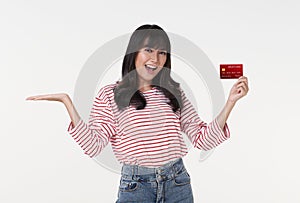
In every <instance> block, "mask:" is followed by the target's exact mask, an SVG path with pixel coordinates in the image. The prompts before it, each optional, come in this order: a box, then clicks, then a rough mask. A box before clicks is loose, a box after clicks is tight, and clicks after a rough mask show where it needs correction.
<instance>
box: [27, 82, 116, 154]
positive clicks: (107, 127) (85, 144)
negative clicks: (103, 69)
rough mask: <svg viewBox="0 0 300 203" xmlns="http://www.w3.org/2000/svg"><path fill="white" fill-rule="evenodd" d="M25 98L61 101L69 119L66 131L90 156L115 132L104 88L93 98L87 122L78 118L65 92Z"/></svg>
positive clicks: (98, 151) (103, 145) (99, 150)
mask: <svg viewBox="0 0 300 203" xmlns="http://www.w3.org/2000/svg"><path fill="white" fill-rule="evenodd" d="M26 100H34V101H37V100H48V101H58V102H61V103H63V104H64V105H65V107H66V109H67V111H68V113H69V116H70V119H71V123H70V125H69V127H68V132H69V133H70V135H71V136H72V137H73V138H74V140H75V141H76V142H77V143H78V144H79V145H80V146H81V148H82V149H83V150H84V153H85V154H87V155H89V156H90V157H94V156H96V155H98V154H99V153H100V152H101V151H102V149H103V148H104V147H105V146H106V145H107V144H108V142H109V138H110V137H111V136H113V135H114V134H115V133H116V129H115V123H114V119H113V115H112V109H111V106H110V103H109V100H108V98H107V95H106V93H105V91H104V88H102V89H101V90H100V91H99V93H98V95H97V96H96V98H95V100H94V103H93V107H92V110H91V114H90V118H89V122H88V124H86V123H85V122H84V121H83V120H82V119H81V118H80V116H79V114H78V112H77V111H76V108H75V107H74V105H73V103H72V100H71V99H70V97H69V96H68V95H67V94H65V93H59V94H47V95H37V96H31V97H28V98H27V99H26Z"/></svg>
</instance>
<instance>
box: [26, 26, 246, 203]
mask: <svg viewBox="0 0 300 203" xmlns="http://www.w3.org/2000/svg"><path fill="white" fill-rule="evenodd" d="M170 47H171V46H170V41H169V38H168V36H167V34H166V33H165V31H164V30H163V29H162V28H160V27H159V26H157V25H143V26H140V27H139V28H138V29H137V30H135V31H134V33H133V34H132V36H131V38H130V41H129V44H128V47H127V51H126V54H125V57H124V59H123V65H122V80H121V81H118V82H116V83H114V84H110V85H106V86H104V87H102V88H101V89H100V91H99V92H98V94H97V96H96V97H95V100H94V103H93V108H92V110H91V114H90V118H89V122H88V124H86V123H85V122H84V121H83V120H82V119H81V118H80V116H79V115H78V113H77V111H76V109H75V107H74V106H73V103H72V101H71V99H70V97H69V96H68V95H67V94H48V95H39V96H32V97H28V98H27V99H28V100H50V101H59V102H62V103H63V104H64V105H65V106H66V108H67V111H68V113H69V115H70V118H71V123H70V126H69V128H68V131H69V133H70V134H71V135H72V137H73V138H74V139H75V140H76V141H77V142H78V144H79V145H80V146H81V147H82V149H83V150H84V152H85V154H87V155H89V156H90V157H94V156H96V155H98V154H99V153H100V152H101V150H102V149H103V148H104V147H105V146H106V145H107V144H108V142H110V143H111V146H112V148H113V151H114V154H115V156H116V158H117V159H118V160H119V161H120V162H121V163H122V164H123V167H122V171H121V180H120V186H119V191H118V200H117V202H147V203H150V202H170V203H173V202H184V203H189V202H193V194H192V188H191V184H190V176H189V174H188V172H187V171H186V169H185V167H184V164H183V161H182V157H183V156H185V155H186V154H187V147H186V145H185V143H184V141H183V137H182V134H181V131H182V132H184V133H185V134H186V135H187V136H188V138H189V140H190V141H191V142H192V144H193V146H194V147H196V148H199V149H201V150H210V149H212V148H214V147H216V146H217V145H219V144H221V143H222V142H223V141H225V140H226V139H228V138H229V136H230V134H229V130H228V127H227V124H226V120H227V118H228V116H229V114H230V112H231V110H232V108H233V107H234V105H235V103H236V102H237V101H238V100H239V99H240V98H242V97H243V96H245V95H246V94H247V92H248V80H247V78H246V77H240V78H239V79H238V81H237V82H236V83H235V84H234V85H233V87H232V89H231V91H230V94H229V97H228V100H227V102H226V104H225V106H224V108H223V110H222V111H221V112H220V114H219V115H218V116H217V117H216V118H215V119H214V120H213V121H212V122H211V123H209V124H206V123H205V122H203V121H202V120H201V119H200V118H199V116H198V114H197V112H196V111H195V109H194V108H193V106H192V104H191V103H190V102H189V100H188V98H187V97H186V96H185V94H184V91H183V90H182V89H181V88H180V84H179V83H177V82H175V81H174V80H173V79H172V78H171V76H170V72H171V57H170V50H171V48H170Z"/></svg>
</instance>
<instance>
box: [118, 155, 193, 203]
mask: <svg viewBox="0 0 300 203" xmlns="http://www.w3.org/2000/svg"><path fill="white" fill-rule="evenodd" d="M121 175H122V176H121V180H120V186H119V191H118V200H117V203H123V202H139V203H193V202H194V200H193V193H192V188H191V184H190V182H191V179H190V176H189V174H188V172H187V171H186V169H185V167H184V165H183V161H182V159H181V158H179V159H176V160H175V161H171V162H169V163H167V164H165V165H163V166H160V167H157V168H148V167H143V166H138V165H126V164H124V165H123V167H122V173H121Z"/></svg>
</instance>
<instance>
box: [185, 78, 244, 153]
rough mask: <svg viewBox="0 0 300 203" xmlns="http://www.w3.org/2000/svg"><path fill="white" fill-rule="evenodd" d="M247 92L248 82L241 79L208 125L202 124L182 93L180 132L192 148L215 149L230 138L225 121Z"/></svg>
mask: <svg viewBox="0 0 300 203" xmlns="http://www.w3.org/2000/svg"><path fill="white" fill-rule="evenodd" d="M247 92H248V81H247V78H246V77H241V78H240V79H239V80H238V81H237V82H236V83H235V85H234V86H233V87H232V89H231V92H230V95H229V98H228V101H227V102H226V104H225V106H224V108H223V110H222V111H221V112H220V114H219V115H218V116H217V117H216V118H215V119H214V120H213V121H212V122H210V123H208V124H207V123H205V122H203V121H202V120H201V119H200V117H199V115H198V113H197V112H196V110H195V109H194V107H193V106H192V104H191V103H190V101H189V100H188V99H187V98H186V96H185V94H184V92H182V102H183V107H182V110H181V118H180V122H181V130H182V131H183V132H184V133H185V134H186V135H187V136H188V138H189V139H190V141H191V142H192V144H193V146H194V147H196V148H198V149H201V150H210V149H212V148H215V147H216V146H218V145H219V144H221V143H222V142H224V141H225V140H227V139H228V138H229V137H230V132H229V129H228V126H227V123H226V121H227V119H228V117H229V114H230V112H231V110H232V109H233V107H234V105H235V103H236V101H237V100H239V99H240V98H241V97H243V96H245V95H246V93H247Z"/></svg>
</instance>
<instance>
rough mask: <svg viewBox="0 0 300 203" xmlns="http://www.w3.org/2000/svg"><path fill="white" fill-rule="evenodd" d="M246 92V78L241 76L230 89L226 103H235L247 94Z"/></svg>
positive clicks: (247, 88) (247, 89)
mask: <svg viewBox="0 0 300 203" xmlns="http://www.w3.org/2000/svg"><path fill="white" fill-rule="evenodd" d="M248 91H249V87H248V78H247V77H245V76H241V77H240V78H239V79H238V81H237V82H236V83H235V84H234V85H233V87H232V88H231V90H230V93H229V98H228V101H230V102H233V103H235V102H237V101H238V100H239V99H240V98H242V97H244V96H245V95H246V94H247V93H248Z"/></svg>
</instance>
